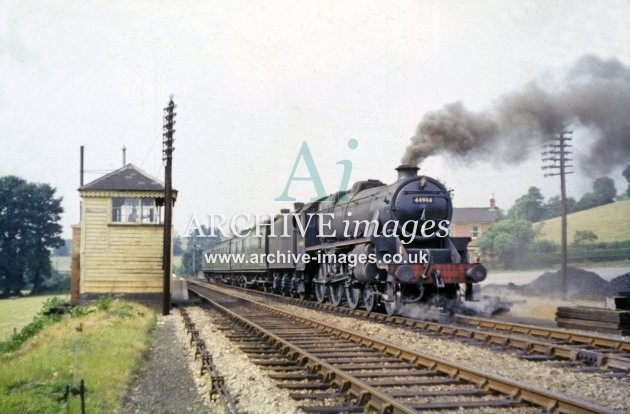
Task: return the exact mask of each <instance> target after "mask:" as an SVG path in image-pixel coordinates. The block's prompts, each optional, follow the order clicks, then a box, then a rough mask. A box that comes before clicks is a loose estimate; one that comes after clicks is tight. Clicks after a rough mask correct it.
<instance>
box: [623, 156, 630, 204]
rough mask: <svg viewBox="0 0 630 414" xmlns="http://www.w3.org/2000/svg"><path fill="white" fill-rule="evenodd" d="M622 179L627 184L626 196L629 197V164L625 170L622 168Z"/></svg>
mask: <svg viewBox="0 0 630 414" xmlns="http://www.w3.org/2000/svg"><path fill="white" fill-rule="evenodd" d="M622 174H623V176H624V178H625V179H626V181H627V182H628V188H627V189H626V195H627V196H628V197H630V164H628V166H627V167H626V168H624V170H623V172H622Z"/></svg>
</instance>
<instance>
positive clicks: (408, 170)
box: [396, 164, 420, 181]
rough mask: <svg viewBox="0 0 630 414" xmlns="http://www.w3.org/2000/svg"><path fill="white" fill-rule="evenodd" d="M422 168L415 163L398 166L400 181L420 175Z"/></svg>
mask: <svg viewBox="0 0 630 414" xmlns="http://www.w3.org/2000/svg"><path fill="white" fill-rule="evenodd" d="M419 169H420V168H418V167H416V166H415V165H410V164H402V165H399V166H398V167H396V171H398V181H400V180H406V179H407V178H413V177H417V176H418V170H419Z"/></svg>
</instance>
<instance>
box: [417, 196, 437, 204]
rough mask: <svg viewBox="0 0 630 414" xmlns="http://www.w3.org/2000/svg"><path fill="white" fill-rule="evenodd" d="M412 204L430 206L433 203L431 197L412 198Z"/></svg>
mask: <svg viewBox="0 0 630 414" xmlns="http://www.w3.org/2000/svg"><path fill="white" fill-rule="evenodd" d="M413 202H414V203H415V204H431V203H433V197H414V198H413Z"/></svg>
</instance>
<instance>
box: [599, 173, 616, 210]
mask: <svg viewBox="0 0 630 414" xmlns="http://www.w3.org/2000/svg"><path fill="white" fill-rule="evenodd" d="M593 194H595V196H596V197H597V200H599V205H600V206H601V205H604V204H609V203H612V202H613V201H615V196H616V195H617V189H616V188H615V181H614V180H613V179H612V178H610V177H599V178H597V179H596V180H595V181H593Z"/></svg>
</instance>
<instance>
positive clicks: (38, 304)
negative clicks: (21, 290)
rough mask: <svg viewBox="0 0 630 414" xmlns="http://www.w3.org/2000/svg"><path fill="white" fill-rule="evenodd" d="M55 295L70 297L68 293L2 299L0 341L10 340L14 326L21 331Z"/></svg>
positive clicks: (0, 303) (63, 298)
mask: <svg viewBox="0 0 630 414" xmlns="http://www.w3.org/2000/svg"><path fill="white" fill-rule="evenodd" d="M54 296H57V297H59V298H61V299H62V300H64V301H67V300H69V299H70V297H69V296H68V295H61V296H60V295H42V296H25V297H22V298H11V299H2V300H0V342H3V341H6V340H8V339H9V338H10V337H11V335H13V329H14V328H15V330H16V331H19V330H20V329H22V328H23V327H24V326H26V325H27V324H28V323H29V322H30V321H32V320H33V317H34V316H35V314H36V313H37V312H38V311H39V310H40V309H41V308H42V305H43V304H44V303H45V302H46V301H47V300H48V299H50V298H52V297H54Z"/></svg>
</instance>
